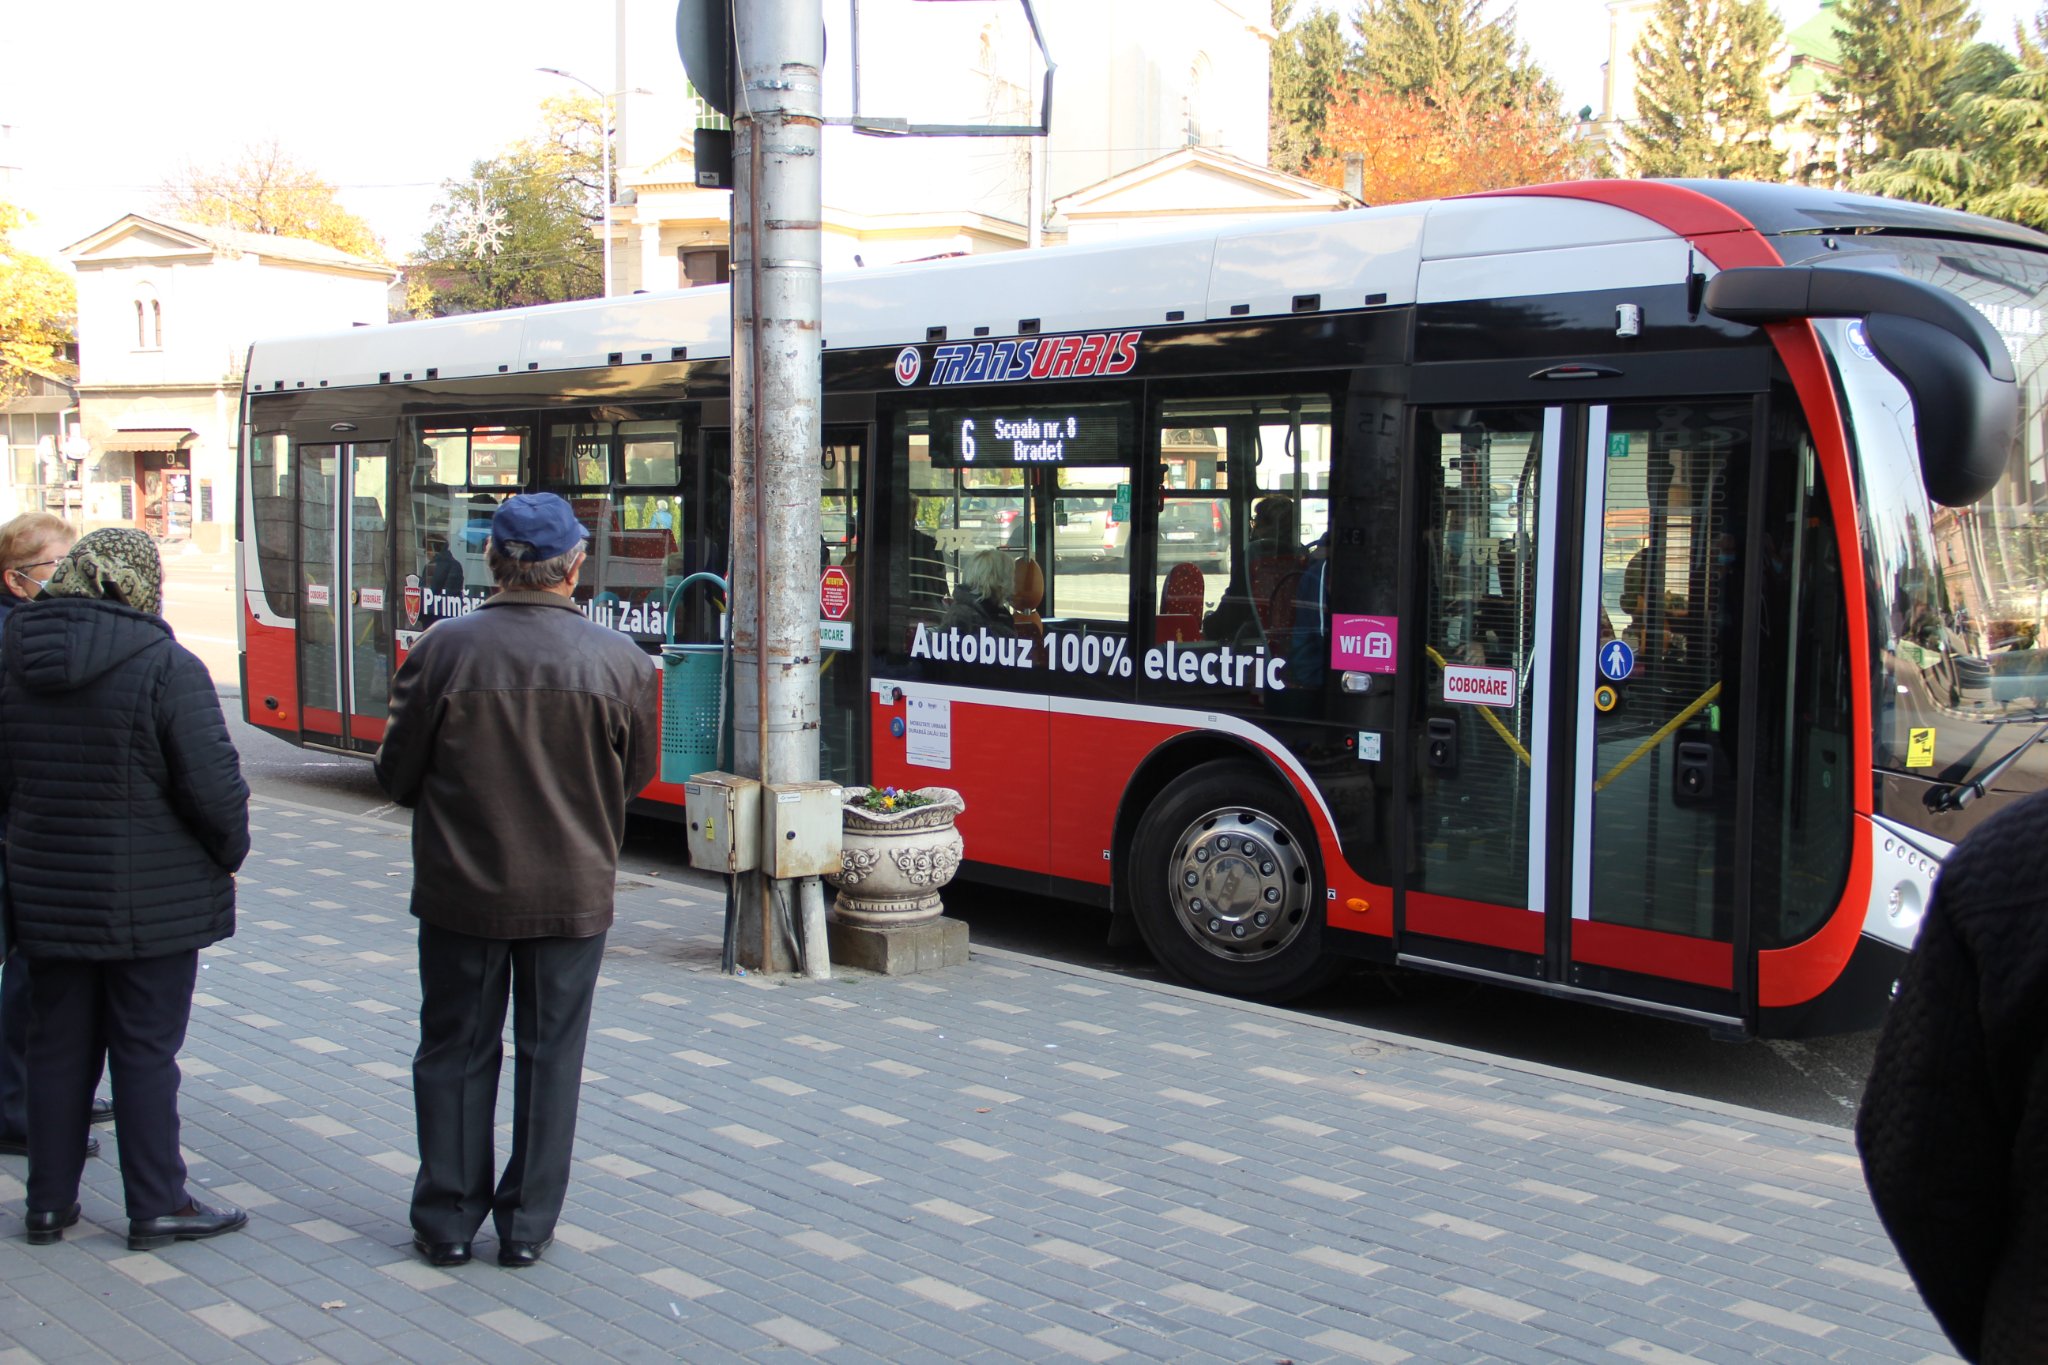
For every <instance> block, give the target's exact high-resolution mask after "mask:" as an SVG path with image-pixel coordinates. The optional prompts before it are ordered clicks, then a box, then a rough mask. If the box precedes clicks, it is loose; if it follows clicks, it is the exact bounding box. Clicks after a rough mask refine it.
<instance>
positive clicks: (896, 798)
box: [853, 787, 932, 811]
mask: <svg viewBox="0 0 2048 1365" xmlns="http://www.w3.org/2000/svg"><path fill="white" fill-rule="evenodd" d="M931 803H932V798H930V797H929V796H926V795H925V794H924V793H922V792H913V791H905V790H903V789H902V788H901V787H870V788H869V789H868V790H867V792H866V793H865V794H864V795H862V796H859V797H856V798H855V800H854V803H853V804H855V805H858V806H860V807H861V808H862V809H864V810H873V811H897V810H915V809H916V808H917V807H919V806H929V805H930V804H931Z"/></svg>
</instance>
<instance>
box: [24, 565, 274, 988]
mask: <svg viewBox="0 0 2048 1365" xmlns="http://www.w3.org/2000/svg"><path fill="white" fill-rule="evenodd" d="M0 807H4V809H5V813H6V817H7V886H8V891H9V894H10V897H11V900H12V904H13V915H14V940H15V944H16V946H17V947H19V948H21V949H23V950H24V951H25V952H26V953H27V954H28V955H29V956H30V957H31V958H35V957H51V958H71V959H83V960H90V961H126V960H132V959H137V958H150V957H164V956H168V955H169V954H171V953H181V952H187V951H190V950H191V949H194V948H203V947H205V946H206V945H208V944H210V943H216V942H218V941H219V940H221V939H224V938H226V937H228V936H229V935H230V934H232V933H234V932H235V881H234V875H233V874H234V871H235V869H236V868H238V867H240V866H241V865H242V859H243V858H245V857H247V856H248V854H249V787H248V784H247V783H245V782H244V781H243V780H242V768H241V762H240V759H239V758H238V757H237V755H236V753H235V746H234V743H233V741H232V740H230V739H229V738H228V727H227V721H226V719H225V718H224V717H223V716H222V715H221V709H220V698H219V696H218V695H217V694H216V693H215V692H214V690H213V681H212V679H210V678H209V677H208V676H207V674H206V666H205V665H204V664H202V663H200V662H199V660H198V658H197V657H196V656H194V655H193V653H192V652H191V651H190V650H188V649H186V648H185V647H184V646H182V645H180V644H178V643H177V642H176V641H175V640H173V639H172V638H171V628H170V627H169V626H167V625H165V624H164V622H163V619H162V618H161V617H158V616H155V615H152V614H149V613H147V612H140V611H135V610H133V609H131V608H129V607H124V606H122V605H120V604H119V603H117V602H102V601H89V600H86V599H83V598H72V597H66V598H45V599H42V600H39V601H37V602H35V603H34V604H33V605H30V606H26V607H22V608H20V609H19V610H17V611H15V612H13V613H12V614H11V616H10V617H9V618H8V621H7V627H6V637H5V644H4V647H0Z"/></svg>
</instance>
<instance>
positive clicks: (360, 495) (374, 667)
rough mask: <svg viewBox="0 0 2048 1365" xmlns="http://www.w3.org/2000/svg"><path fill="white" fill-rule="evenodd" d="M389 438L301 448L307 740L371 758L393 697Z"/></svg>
mask: <svg viewBox="0 0 2048 1365" xmlns="http://www.w3.org/2000/svg"><path fill="white" fill-rule="evenodd" d="M390 453H391V447H390V445H389V443H388V442H384V441H373V442H363V443H360V444H354V443H351V444H324V445H304V446H300V447H299V451H298V455H299V465H298V520H299V527H298V531H299V534H298V566H297V569H298V591H299V621H298V627H299V628H298V642H299V686H300V697H299V714H300V717H301V721H300V724H301V728H302V731H303V733H304V737H305V740H306V742H307V743H310V744H324V745H330V746H332V747H335V748H339V749H346V750H352V751H357V752H364V753H367V752H371V751H374V750H375V749H376V747H377V744H378V741H380V740H381V739H383V737H384V723H385V718H386V716H387V714H388V712H389V707H390V697H391V670H392V664H391V647H392V629H391V608H392V606H393V605H394V604H393V603H392V602H391V601H390V593H391V591H392V586H391V536H390V517H389V507H390Z"/></svg>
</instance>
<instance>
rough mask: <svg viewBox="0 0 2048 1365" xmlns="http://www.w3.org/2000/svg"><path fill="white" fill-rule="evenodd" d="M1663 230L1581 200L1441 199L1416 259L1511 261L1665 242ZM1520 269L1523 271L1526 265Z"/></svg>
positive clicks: (1668, 235)
mask: <svg viewBox="0 0 2048 1365" xmlns="http://www.w3.org/2000/svg"><path fill="white" fill-rule="evenodd" d="M1671 240H1673V235H1672V232H1671V230H1670V229H1669V228H1666V227H1663V226H1662V225H1660V224H1657V223H1653V222H1651V221H1650V220H1649V219H1648V218H1645V217H1643V216H1642V215H1641V214H1638V213H1631V212H1629V211H1628V210H1627V209H1619V208H1615V207H1613V206H1612V205H1609V204H1598V203H1594V202H1592V201H1590V200H1585V199H1563V198H1551V197H1545V196H1539V195H1529V196H1526V197H1524V196H1518V195H1515V194H1512V193H1505V194H1494V195H1483V196H1477V197H1474V198H1471V199H1446V200H1444V201H1442V202H1440V203H1437V204H1432V205H1430V207H1429V227H1428V230H1427V231H1426V232H1425V233H1424V234H1423V239H1422V257H1423V259H1424V260H1428V261H1441V260H1449V259H1452V258H1455V257H1459V256H1512V255H1514V254H1515V253H1516V252H1523V251H1548V250H1551V249H1553V248H1557V247H1582V246H1593V247H1597V246H1603V245H1608V244H1612V243H1618V242H1648V241H1671ZM1522 268H1526V263H1524V266H1523V267H1522Z"/></svg>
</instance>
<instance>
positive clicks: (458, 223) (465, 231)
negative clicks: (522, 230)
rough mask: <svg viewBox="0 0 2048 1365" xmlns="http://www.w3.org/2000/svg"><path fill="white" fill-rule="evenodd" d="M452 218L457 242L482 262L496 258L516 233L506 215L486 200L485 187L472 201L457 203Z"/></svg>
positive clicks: (475, 192)
mask: <svg viewBox="0 0 2048 1365" xmlns="http://www.w3.org/2000/svg"><path fill="white" fill-rule="evenodd" d="M449 217H450V218H452V219H453V220H454V222H453V223H452V224H451V226H452V227H453V228H454V231H455V240H456V241H458V242H460V243H461V244H462V247H463V249H464V250H466V251H468V252H469V254H470V255H472V256H474V257H476V258H477V259H478V260H480V261H481V260H483V259H484V258H486V257H488V256H493V255H496V254H497V251H498V249H499V248H500V247H502V246H504V244H505V238H506V237H507V236H508V235H509V234H510V233H511V230H512V229H511V225H510V224H508V223H507V222H506V221H505V211H504V210H503V209H501V208H499V207H498V206H497V205H496V204H493V203H491V202H490V201H489V200H487V199H485V198H484V189H483V186H482V185H478V186H477V187H476V188H475V190H474V191H473V192H472V193H471V195H470V197H469V198H468V199H466V200H463V201H461V202H460V203H457V204H456V205H455V206H454V209H453V211H452V212H451V213H450V214H449Z"/></svg>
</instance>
